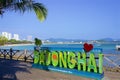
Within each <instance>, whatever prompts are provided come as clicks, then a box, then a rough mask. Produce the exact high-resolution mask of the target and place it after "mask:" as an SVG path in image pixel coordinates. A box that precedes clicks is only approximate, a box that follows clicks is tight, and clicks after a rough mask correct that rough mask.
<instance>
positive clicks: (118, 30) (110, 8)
mask: <svg viewBox="0 0 120 80" xmlns="http://www.w3.org/2000/svg"><path fill="white" fill-rule="evenodd" d="M36 1H39V2H41V3H43V4H44V5H45V6H46V8H47V9H48V16H47V19H46V20H45V21H44V22H43V23H41V22H40V21H39V20H38V19H37V17H36V15H35V13H34V12H26V13H24V14H20V13H19V12H16V13H15V12H14V11H6V12H5V14H4V15H3V17H1V18H0V28H1V29H0V32H3V31H7V32H10V33H18V34H19V35H20V37H21V38H24V37H26V36H28V35H32V36H33V37H38V38H40V39H48V38H66V39H89V40H91V39H92V40H93V39H101V38H108V37H110V38H113V39H120V36H119V35H120V0H36Z"/></svg>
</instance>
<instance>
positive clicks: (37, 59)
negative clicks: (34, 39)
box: [34, 50, 39, 64]
mask: <svg viewBox="0 0 120 80" xmlns="http://www.w3.org/2000/svg"><path fill="white" fill-rule="evenodd" d="M38 61H39V52H38V51H36V50H35V51H34V64H37V63H38Z"/></svg>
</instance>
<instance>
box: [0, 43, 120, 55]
mask: <svg viewBox="0 0 120 80" xmlns="http://www.w3.org/2000/svg"><path fill="white" fill-rule="evenodd" d="M93 46H94V48H101V49H102V50H103V53H105V54H107V53H109V54H119V53H120V51H117V50H116V44H93ZM34 47H35V45H18V46H1V47H0V48H1V49H10V48H12V49H14V50H25V49H26V50H34ZM42 47H71V48H83V44H43V45H42Z"/></svg>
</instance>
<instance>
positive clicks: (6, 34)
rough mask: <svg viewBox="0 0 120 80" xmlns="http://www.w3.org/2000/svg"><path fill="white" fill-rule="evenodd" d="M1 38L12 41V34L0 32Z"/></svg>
mask: <svg viewBox="0 0 120 80" xmlns="http://www.w3.org/2000/svg"><path fill="white" fill-rule="evenodd" d="M2 36H5V37H6V38H8V40H10V39H12V34H11V33H8V32H2Z"/></svg>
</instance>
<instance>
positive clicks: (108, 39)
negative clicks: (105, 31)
mask: <svg viewBox="0 0 120 80" xmlns="http://www.w3.org/2000/svg"><path fill="white" fill-rule="evenodd" d="M99 41H106V42H110V41H114V40H113V39H112V38H103V39H99Z"/></svg>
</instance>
